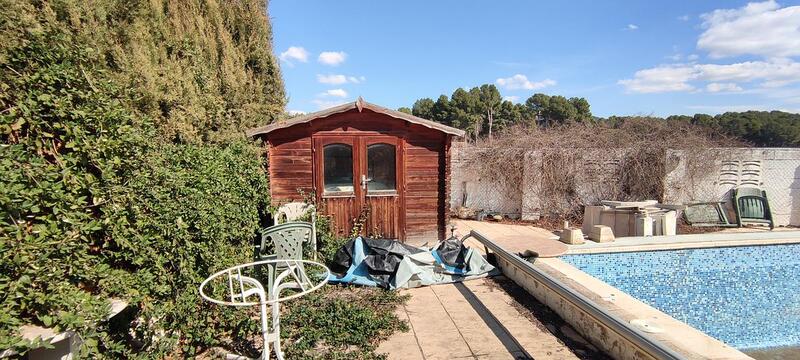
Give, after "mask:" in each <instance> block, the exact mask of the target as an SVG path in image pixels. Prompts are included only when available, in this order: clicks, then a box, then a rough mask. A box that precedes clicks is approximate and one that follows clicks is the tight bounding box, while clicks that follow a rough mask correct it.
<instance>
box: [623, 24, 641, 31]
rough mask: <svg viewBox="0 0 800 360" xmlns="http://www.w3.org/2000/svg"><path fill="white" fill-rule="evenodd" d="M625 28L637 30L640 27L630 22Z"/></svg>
mask: <svg viewBox="0 0 800 360" xmlns="http://www.w3.org/2000/svg"><path fill="white" fill-rule="evenodd" d="M625 29H627V30H637V29H639V26H638V25H636V24H628V26H626V27H625Z"/></svg>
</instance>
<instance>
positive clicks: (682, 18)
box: [678, 15, 689, 21]
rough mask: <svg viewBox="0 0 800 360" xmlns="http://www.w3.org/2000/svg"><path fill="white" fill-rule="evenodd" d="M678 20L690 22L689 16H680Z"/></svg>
mask: <svg viewBox="0 0 800 360" xmlns="http://www.w3.org/2000/svg"><path fill="white" fill-rule="evenodd" d="M678 20H680V21H689V15H681V16H678Z"/></svg>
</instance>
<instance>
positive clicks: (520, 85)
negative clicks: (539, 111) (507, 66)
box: [495, 74, 556, 90]
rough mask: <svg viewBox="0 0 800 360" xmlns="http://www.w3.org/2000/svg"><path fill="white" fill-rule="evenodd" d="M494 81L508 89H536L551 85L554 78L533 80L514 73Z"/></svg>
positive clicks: (553, 83) (553, 82)
mask: <svg viewBox="0 0 800 360" xmlns="http://www.w3.org/2000/svg"><path fill="white" fill-rule="evenodd" d="M495 83H497V85H499V86H501V87H504V88H506V89H508V90H520V89H524V90H536V89H541V88H545V87H548V86H553V85H555V84H556V81H555V80H551V79H544V80H542V81H537V82H533V81H530V80H528V77H527V76H525V75H522V74H516V75H514V76H512V77H507V78H498V79H497V80H496V81H495Z"/></svg>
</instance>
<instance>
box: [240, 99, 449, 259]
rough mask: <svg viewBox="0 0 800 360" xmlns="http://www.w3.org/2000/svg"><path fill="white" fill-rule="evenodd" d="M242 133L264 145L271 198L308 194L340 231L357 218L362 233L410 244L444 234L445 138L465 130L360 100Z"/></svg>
mask: <svg viewBox="0 0 800 360" xmlns="http://www.w3.org/2000/svg"><path fill="white" fill-rule="evenodd" d="M247 134H248V135H249V136H251V137H260V138H262V139H264V140H265V144H266V146H267V147H268V155H267V156H268V163H269V180H270V193H271V196H272V201H273V203H285V202H290V201H302V200H303V195H302V194H303V193H305V194H312V193H313V194H314V196H316V201H317V204H318V205H319V207H320V209H321V210H322V211H323V212H324V213H325V214H327V215H331V218H332V222H333V225H334V228H335V230H336V231H337V233H339V234H340V235H342V236H345V235H347V234H348V233H349V232H350V231H351V229H352V228H353V226H354V224H357V223H361V224H363V230H362V231H361V233H362V234H363V235H367V236H381V237H385V238H392V239H399V240H401V241H404V242H406V243H409V244H422V243H425V242H429V243H433V242H435V241H436V240H440V239H443V238H444V237H445V234H446V230H445V227H446V224H447V217H448V203H449V201H448V194H449V193H450V144H451V141H452V140H453V137H461V136H464V132H463V131H462V130H459V129H455V128H452V127H449V126H445V125H442V124H440V123H437V122H434V121H430V120H426V119H422V118H419V117H416V116H413V115H410V114H406V113H403V112H399V111H395V110H391V109H387V108H384V107H381V106H378V105H374V104H370V103H368V102H366V101H364V100H363V99H361V98H359V99H358V100H357V101H354V102H350V103H346V104H343V105H339V106H336V107H332V108H330V109H327V110H322V111H319V112H315V113H311V114H307V115H303V116H299V117H295V118H291V119H288V120H285V121H281V122H277V123H273V124H269V125H267V126H263V127H259V128H256V129H251V130H249V131H248V132H247ZM359 218H361V220H360V221H359V220H358V219H359Z"/></svg>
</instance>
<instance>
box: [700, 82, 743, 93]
mask: <svg viewBox="0 0 800 360" xmlns="http://www.w3.org/2000/svg"><path fill="white" fill-rule="evenodd" d="M706 91H708V92H712V93H715V92H737V91H742V88H741V87H740V86H739V85H736V84H735V83H709V84H708V85H706Z"/></svg>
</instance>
